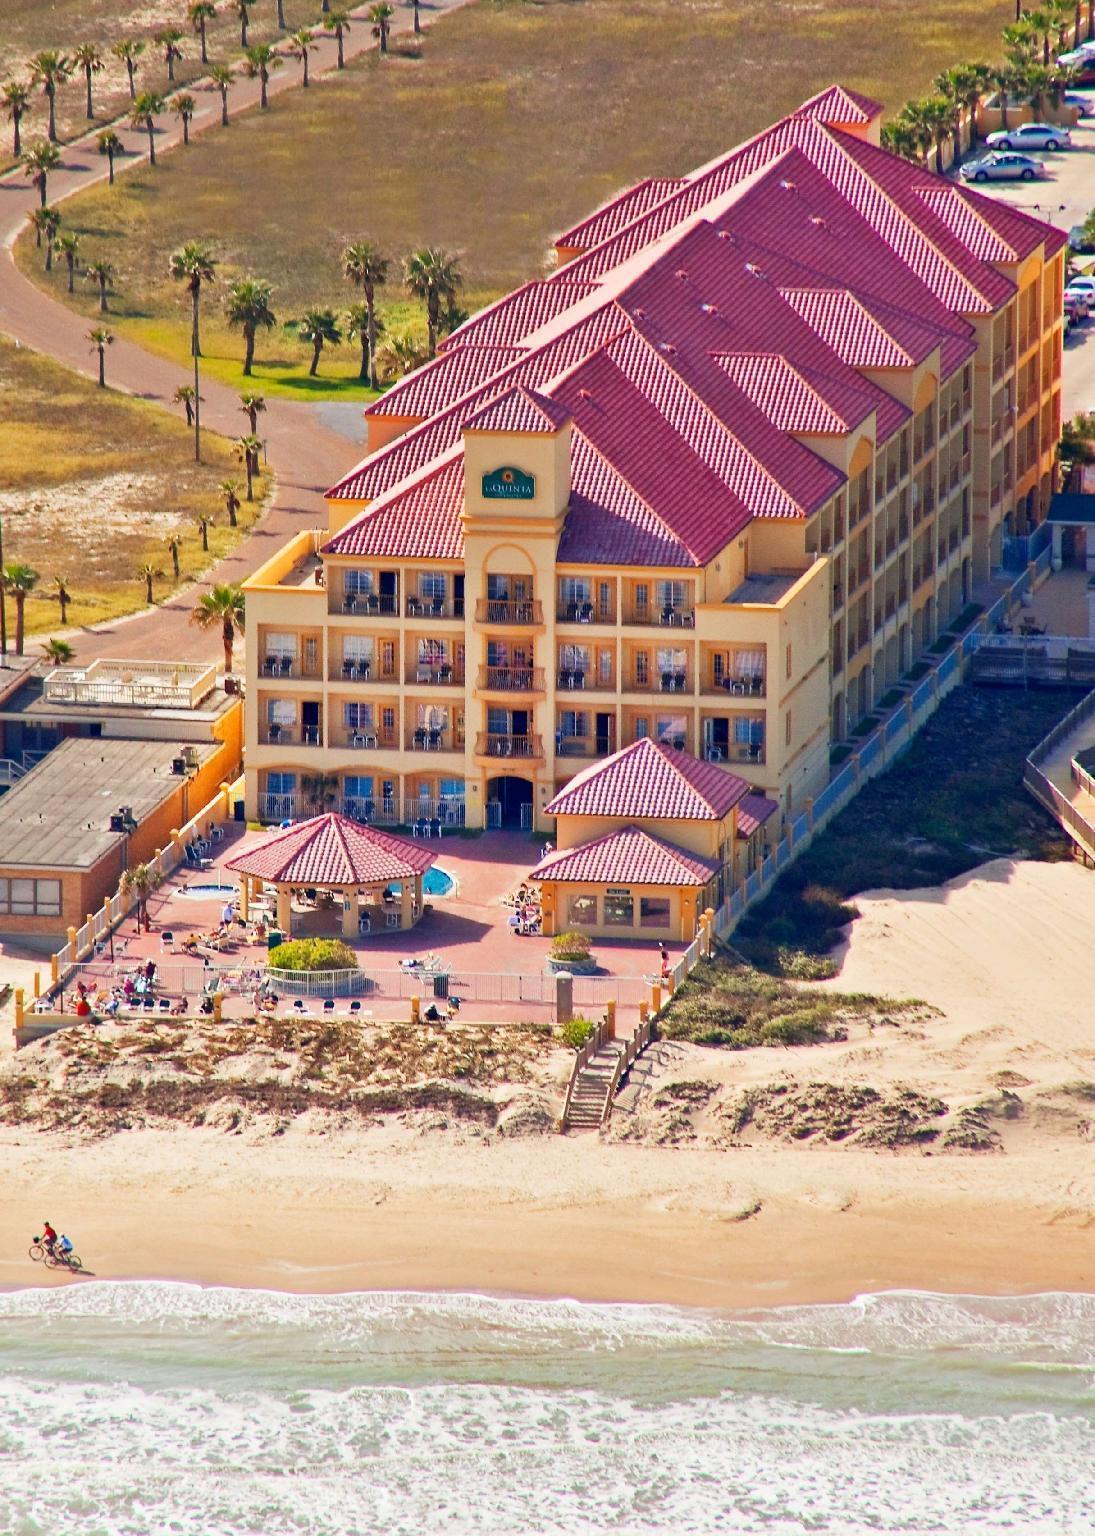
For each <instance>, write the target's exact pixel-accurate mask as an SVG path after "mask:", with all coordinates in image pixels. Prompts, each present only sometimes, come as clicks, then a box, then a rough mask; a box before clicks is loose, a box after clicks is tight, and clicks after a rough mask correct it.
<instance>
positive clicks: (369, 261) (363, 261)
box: [342, 240, 390, 389]
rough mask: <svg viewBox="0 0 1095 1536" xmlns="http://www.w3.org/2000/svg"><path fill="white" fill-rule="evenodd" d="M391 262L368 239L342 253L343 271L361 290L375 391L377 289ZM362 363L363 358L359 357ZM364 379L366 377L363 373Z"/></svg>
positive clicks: (372, 383)
mask: <svg viewBox="0 0 1095 1536" xmlns="http://www.w3.org/2000/svg"><path fill="white" fill-rule="evenodd" d="M389 265H390V263H389V261H388V258H387V257H386V256H382V255H381V254H380V252H379V251H378V250H377V248H376V246H375V245H373V244H371V243H370V241H368V240H355V241H353V243H352V244H350V245H348V246H347V247H346V249H345V250H344V251H343V253H342V272H343V276H344V277H345V278H346V279H347V281H348V282H351V283H353V284H355V285H356V286H357V287H359V288H360V289H361V293H362V297H363V298H364V300H365V310H366V321H367V333H368V334H367V336H366V337H365V338H363V342H367V344H368V349H369V382H370V384H371V385H372V387H373V388H374V389H376V388H377V376H376V332H377V321H376V290H377V289H378V288H380V287H383V285H384V284H385V283H386V282H387V281H388V267H389ZM362 362H364V357H363V358H362ZM361 377H362V378H364V377H365V374H364V373H362V374H361Z"/></svg>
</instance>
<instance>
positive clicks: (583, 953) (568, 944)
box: [551, 933, 593, 960]
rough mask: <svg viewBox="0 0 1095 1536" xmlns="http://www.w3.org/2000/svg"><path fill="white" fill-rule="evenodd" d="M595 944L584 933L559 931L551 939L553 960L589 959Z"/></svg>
mask: <svg viewBox="0 0 1095 1536" xmlns="http://www.w3.org/2000/svg"><path fill="white" fill-rule="evenodd" d="M592 948H593V945H592V944H591V943H590V941H589V937H588V935H586V934H584V933H557V934H556V935H555V937H554V938H553V939H552V941H551V958H552V959H553V960H588V959H589V956H590V952H591V951H592Z"/></svg>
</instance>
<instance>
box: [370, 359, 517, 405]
mask: <svg viewBox="0 0 1095 1536" xmlns="http://www.w3.org/2000/svg"><path fill="white" fill-rule="evenodd" d="M524 355H525V354H524V351H523V349H522V348H520V347H478V346H475V347H451V348H450V349H449V350H448V351H447V352H443V353H442V354H441V356H440V357H435V358H434V360H433V362H432V363H427V364H426V365H425V367H424V368H416V369H415V370H414V372H413V373H409V374H408V375H407V377H406V378H405V379H400V380H399V381H398V383H396V384H393V385H392V387H391V389H389V390H386V391H385V392H384V394H382V395H381V397H380V399H379V400H374V401H373V403H372V404H371V405H368V406H366V407H365V412H364V414H365V416H366V417H370V416H404V417H409V418H412V419H414V420H417V421H425V420H426V418H427V417H428V416H432V415H434V413H435V412H436V411H443V410H444V409H445V408H446V406H449V405H451V404H452V402H453V401H454V400H459V399H460V398H461V396H462V395H466V394H467V393H468V392H469V391H470V390H473V389H478V388H479V386H480V385H482V384H485V383H486V382H487V380H488V379H493V378H495V377H496V376H497V375H498V374H499V373H500V372H501V371H502V369H503V368H506V367H507V366H508V365H509V364H510V363H515V362H517V361H518V360H519V359H520V358H522V357H523V356H524Z"/></svg>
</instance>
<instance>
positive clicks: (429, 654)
mask: <svg viewBox="0 0 1095 1536" xmlns="http://www.w3.org/2000/svg"><path fill="white" fill-rule="evenodd" d="M448 660H449V644H448V641H447V640H420V641H419V642H418V665H419V666H420V667H444V666H447V665H448Z"/></svg>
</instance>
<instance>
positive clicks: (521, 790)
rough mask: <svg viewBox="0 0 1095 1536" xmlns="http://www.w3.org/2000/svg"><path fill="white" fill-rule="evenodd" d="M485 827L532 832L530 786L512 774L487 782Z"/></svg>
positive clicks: (526, 781) (527, 782) (525, 780)
mask: <svg viewBox="0 0 1095 1536" xmlns="http://www.w3.org/2000/svg"><path fill="white" fill-rule="evenodd" d="M487 826H488V827H508V828H511V829H517V828H519V829H521V830H523V831H526V832H531V831H532V785H531V784H530V783H529V781H528V779H520V778H517V777H516V775H514V774H504V775H499V777H498V778H496V779H488V780H487Z"/></svg>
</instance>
